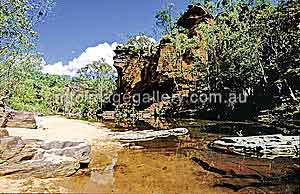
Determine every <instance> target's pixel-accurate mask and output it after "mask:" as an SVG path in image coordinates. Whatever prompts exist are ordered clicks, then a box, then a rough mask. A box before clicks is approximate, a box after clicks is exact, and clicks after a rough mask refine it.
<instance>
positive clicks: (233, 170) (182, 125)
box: [0, 117, 300, 194]
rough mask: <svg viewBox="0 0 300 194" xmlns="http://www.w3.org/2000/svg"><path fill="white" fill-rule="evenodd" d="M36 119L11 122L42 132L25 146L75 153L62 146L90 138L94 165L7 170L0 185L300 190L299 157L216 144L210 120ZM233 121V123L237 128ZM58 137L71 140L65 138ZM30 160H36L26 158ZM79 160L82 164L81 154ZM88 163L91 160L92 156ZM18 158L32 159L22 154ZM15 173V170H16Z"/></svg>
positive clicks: (12, 188) (55, 189)
mask: <svg viewBox="0 0 300 194" xmlns="http://www.w3.org/2000/svg"><path fill="white" fill-rule="evenodd" d="M37 121H38V125H39V126H40V127H39V128H38V129H18V130H17V129H9V128H8V133H9V135H11V136H21V138H22V139H24V140H25V139H32V138H40V139H41V140H40V141H33V140H31V141H28V140H26V141H24V140H22V141H23V143H22V144H21V145H23V144H25V145H24V147H26V146H27V147H28V145H31V147H33V148H35V149H36V151H35V152H34V153H39V152H41V153H43V154H42V155H41V158H47V157H49V155H50V156H51V157H53V156H55V155H57V154H58V155H59V157H66V156H67V157H69V156H68V152H64V151H62V150H68V149H70V148H76V146H79V145H87V144H84V143H85V141H84V139H86V140H87V141H88V142H89V144H90V145H91V150H90V154H89V164H88V165H84V163H82V164H81V165H80V166H79V167H80V168H79V169H76V168H75V169H76V172H75V173H74V172H72V173H71V174H72V175H71V174H68V173H66V174H56V175H55V176H46V175H49V173H55V172H56V171H55V170H52V171H51V172H50V171H48V172H47V173H43V176H27V175H29V174H28V172H31V173H32V174H34V172H37V171H35V170H34V168H32V170H30V169H28V168H27V169H25V170H20V171H18V172H17V173H8V174H6V176H1V177H0V183H1V184H0V191H2V192H29V193H31V192H48V193H62V192H68V193H70V192H71V193H74V192H76V193H78V192H80V193H130V194H132V193H164V194H165V193H167V194H168V193H170V194H171V193H172V194H173V193H195V194H196V193H197V194H199V193H200V194H201V193H206V194H211V193H224V194H225V193H291V194H292V193H297V192H298V191H299V183H300V180H299V171H300V170H299V169H300V165H299V158H297V157H296V158H282V157H279V158H276V159H273V160H270V159H262V158H258V157H256V158H253V157H249V156H239V155H237V154H234V153H230V152H227V151H226V150H225V151H224V150H223V151H222V150H215V149H214V148H213V147H212V142H214V141H216V140H220V139H222V137H223V136H224V134H222V133H219V132H214V133H213V132H206V131H203V130H201V129H200V128H199V126H200V125H206V126H208V125H207V124H205V123H209V125H210V126H211V125H212V124H211V123H213V122H207V121H195V120H193V121H191V120H189V121H185V122H178V123H177V125H170V126H169V127H171V128H172V130H170V129H165V130H158V131H157V130H153V129H152V130H146V131H145V130H143V131H141V130H138V129H135V130H134V131H128V130H127V131H125V132H113V131H111V130H110V129H109V128H107V127H106V126H105V125H104V124H102V123H88V122H84V121H76V120H69V119H64V118H61V117H42V118H38V119H37ZM232 125H233V124H232V123H231V124H230V126H232ZM214 126H215V125H214ZM247 126H248V124H247ZM173 127H178V128H173ZM58 129H59V130H58ZM186 129H188V131H187V130H186ZM240 129H244V128H243V127H241V125H236V127H235V128H234V130H231V132H232V133H233V134H234V133H235V132H234V131H237V132H239V133H244V134H245V133H246V131H242V132H240ZM248 129H249V127H247V130H248ZM227 130H228V127H227ZM3 134H5V133H3ZM66 134H68V135H66ZM260 134H261V133H260ZM251 135H253V132H252V133H251ZM55 139H57V140H55ZM18 140H19V139H18ZM51 142H52V143H51ZM59 142H69V143H68V144H59ZM70 142H73V143H70ZM74 142H81V143H79V144H76V143H74ZM33 145H34V146H33ZM58 145H60V146H58ZM29 147H30V146H29ZM23 149H24V148H23ZM25 150H26V149H25ZM58 150H59V151H58ZM75 150H76V149H75ZM79 150H85V149H79ZM77 151H78V150H77ZM86 151H87V150H86ZM1 153H5V152H3V151H2V152H1ZM20 153H22V152H20ZM79 153H82V152H79ZM48 154H49V155H48ZM51 154H52V155H51ZM53 154H54V155H53ZM73 155H74V156H72V157H73V158H76V154H73ZM83 155H84V154H83ZM2 156H3V154H2ZM72 157H71V158H72ZM25 159H27V160H29V159H30V160H31V159H35V158H29V157H25ZM45 160H46V161H47V159H45ZM74 161H77V162H80V160H76V159H75V160H74ZM81 161H85V162H86V161H87V160H86V158H85V159H84V160H83V159H82V160H81ZM19 162H21V163H23V162H28V161H26V160H22V159H21V161H19ZM48 164H50V163H48ZM48 164H47V166H49V165H48ZM85 164H87V163H85ZM50 166H51V165H50ZM75 166H76V165H75ZM52 167H53V168H54V169H55V168H57V166H52ZM40 169H43V168H40ZM57 169H62V168H57ZM73 169H74V168H73ZM3 170H4V168H3ZM44 170H47V169H46V168H44ZM0 171H1V165H0ZM13 174H15V175H14V176H12V175H13ZM70 175H71V176H70Z"/></svg>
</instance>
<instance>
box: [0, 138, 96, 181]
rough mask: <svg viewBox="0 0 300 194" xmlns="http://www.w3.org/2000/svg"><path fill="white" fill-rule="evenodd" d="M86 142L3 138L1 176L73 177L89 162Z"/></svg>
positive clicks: (88, 150) (88, 146)
mask: <svg viewBox="0 0 300 194" xmlns="http://www.w3.org/2000/svg"><path fill="white" fill-rule="evenodd" d="M90 152H91V147H90V145H89V144H88V142H87V141H82V142H68V141H66V142H61V141H49V142H46V141H39V140H22V139H21V138H20V137H2V138H0V176H6V175H12V176H17V177H31V176H32V177H36V178H50V177H58V176H70V175H72V174H74V173H76V172H77V171H78V170H79V169H80V167H81V165H82V164H88V163H89V161H90Z"/></svg>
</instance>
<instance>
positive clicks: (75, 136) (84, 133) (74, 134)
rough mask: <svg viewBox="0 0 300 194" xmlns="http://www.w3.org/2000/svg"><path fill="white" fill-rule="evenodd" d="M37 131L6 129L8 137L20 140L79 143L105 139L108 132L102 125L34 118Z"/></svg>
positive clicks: (51, 118)
mask: <svg viewBox="0 0 300 194" xmlns="http://www.w3.org/2000/svg"><path fill="white" fill-rule="evenodd" d="M36 121H37V124H38V129H23V128H7V130H8V132H9V135H10V136H19V137H22V139H40V140H47V141H53V140H63V141H81V140H88V141H89V142H90V143H93V142H94V141H96V140H99V139H106V136H107V133H108V132H109V131H110V130H109V129H108V128H106V127H105V126H104V125H102V126H101V125H97V126H95V125H93V124H91V123H89V122H87V121H80V120H74V119H66V118H63V117H60V116H46V117H36Z"/></svg>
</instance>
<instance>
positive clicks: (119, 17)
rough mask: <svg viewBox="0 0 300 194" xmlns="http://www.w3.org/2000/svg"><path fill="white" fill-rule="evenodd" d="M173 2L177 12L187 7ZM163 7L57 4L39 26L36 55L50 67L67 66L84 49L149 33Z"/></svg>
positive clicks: (132, 2) (95, 0) (180, 0)
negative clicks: (39, 54)
mask: <svg viewBox="0 0 300 194" xmlns="http://www.w3.org/2000/svg"><path fill="white" fill-rule="evenodd" d="M173 2H174V3H175V5H176V6H177V7H178V9H179V10H182V11H183V10H185V9H186V7H187V3H186V0H174V1H173ZM163 5H164V3H163V0H56V6H55V8H54V10H53V13H52V14H51V15H50V16H49V17H48V18H47V20H46V22H44V23H43V24H41V25H39V26H38V29H37V31H38V32H39V34H40V38H39V42H38V51H39V52H40V53H41V54H42V55H43V57H44V59H45V61H46V63H47V64H49V65H50V64H55V63H58V62H61V65H62V66H64V65H68V63H69V62H70V61H72V60H74V59H76V58H79V57H80V55H81V54H82V53H85V52H86V49H87V48H93V47H96V46H97V45H99V44H103V43H106V42H107V43H108V44H109V45H110V44H111V43H113V42H118V43H120V42H122V41H124V40H125V39H126V37H128V36H129V35H134V34H137V33H139V32H147V33H152V32H153V30H152V29H153V26H154V23H155V18H154V15H155V12H156V11H157V10H158V9H160V8H162V7H163ZM104 47H107V45H105V46H104ZM94 52H96V50H94ZM86 57H87V56H86Z"/></svg>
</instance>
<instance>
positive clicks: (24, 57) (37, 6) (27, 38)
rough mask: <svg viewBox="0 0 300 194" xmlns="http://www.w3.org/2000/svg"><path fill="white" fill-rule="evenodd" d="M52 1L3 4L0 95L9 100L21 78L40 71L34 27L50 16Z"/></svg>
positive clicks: (6, 1) (0, 16)
mask: <svg viewBox="0 0 300 194" xmlns="http://www.w3.org/2000/svg"><path fill="white" fill-rule="evenodd" d="M52 5H53V1H52V0H2V1H1V2H0V40H1V41H0V83H1V84H0V96H2V97H1V98H6V97H10V96H11V95H12V93H13V90H14V89H15V87H16V86H17V85H18V84H19V83H21V81H22V79H25V78H26V77H27V76H30V75H31V73H32V72H33V71H34V70H36V68H38V66H39V64H40V63H41V60H40V58H39V57H38V56H36V54H35V52H34V50H33V49H34V46H35V44H34V43H35V40H36V38H37V33H36V32H35V31H34V27H35V26H36V25H37V24H38V23H39V22H41V21H43V19H44V18H45V16H46V15H47V14H48V12H49V11H50V9H51V7H52Z"/></svg>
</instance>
